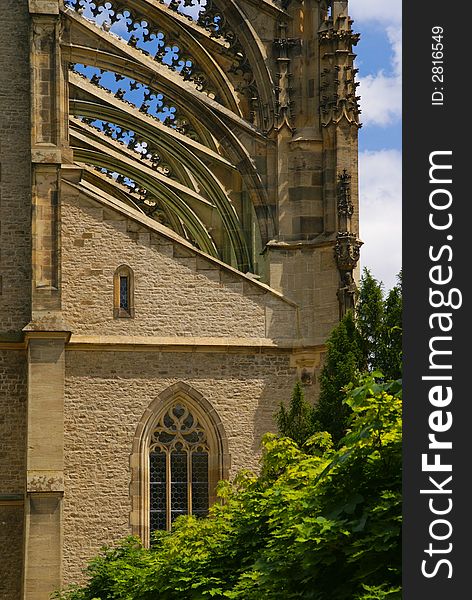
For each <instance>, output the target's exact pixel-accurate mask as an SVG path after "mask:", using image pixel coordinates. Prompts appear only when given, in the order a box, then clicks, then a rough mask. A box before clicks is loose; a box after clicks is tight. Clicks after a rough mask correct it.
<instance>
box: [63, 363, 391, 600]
mask: <svg viewBox="0 0 472 600" xmlns="http://www.w3.org/2000/svg"><path fill="white" fill-rule="evenodd" d="M375 375H376V374H374V375H373V376H370V377H369V378H368V379H366V380H364V381H362V385H361V386H360V387H359V388H356V389H353V390H351V391H350V393H349V396H348V398H347V399H346V404H347V405H348V406H349V407H350V408H351V410H352V416H351V422H350V432H349V435H348V436H346V437H345V438H344V439H343V440H342V443H341V447H340V448H339V450H337V451H334V450H333V449H332V447H331V444H330V440H329V436H327V435H326V434H316V435H315V436H313V438H312V439H311V440H309V442H308V443H309V444H311V449H313V452H312V451H311V449H310V453H308V452H304V451H302V450H301V449H300V447H298V446H297V444H296V443H295V442H294V441H293V440H291V439H289V438H280V437H277V436H275V435H272V434H268V435H266V436H265V438H264V442H263V447H264V451H263V458H262V470H261V474H260V476H259V477H255V476H253V475H251V474H249V473H241V474H240V475H239V476H238V478H237V479H236V481H235V482H234V483H233V484H230V483H228V482H223V483H222V484H220V486H219V495H220V496H221V497H222V499H223V500H224V503H223V504H217V505H215V506H213V507H212V509H211V511H210V517H209V518H207V519H201V520H198V519H195V518H194V517H181V518H180V519H178V520H177V521H176V524H175V527H174V529H173V531H172V533H161V534H159V535H157V536H156V540H155V545H154V547H153V548H152V550H145V549H143V548H142V547H141V545H140V544H139V542H138V541H137V540H135V539H129V540H126V541H125V542H123V543H122V544H121V546H119V547H118V548H115V549H105V550H103V551H102V553H101V554H100V556H99V557H97V558H96V559H95V560H94V561H92V562H91V563H90V565H89V567H88V569H87V574H88V577H89V583H88V585H87V586H85V587H83V588H76V589H72V590H69V591H66V592H63V593H62V594H59V595H58V596H57V597H58V598H62V599H63V600H97V599H99V600H112V599H113V600H151V599H152V600H157V599H159V600H167V599H177V598H178V599H179V600H181V599H183V600H187V599H189V600H190V599H202V600H204V599H207V598H208V599H210V598H214V599H233V600H280V599H282V598H283V599H284V600H291V599H295V598H303V599H312V600H353V599H354V600H369V599H374V598H377V599H382V600H383V599H389V600H395V599H396V598H400V591H399V590H400V546H401V544H400V528H401V503H400V502H401V389H400V385H399V384H398V383H389V384H386V383H383V384H379V383H377V382H376V379H375Z"/></svg>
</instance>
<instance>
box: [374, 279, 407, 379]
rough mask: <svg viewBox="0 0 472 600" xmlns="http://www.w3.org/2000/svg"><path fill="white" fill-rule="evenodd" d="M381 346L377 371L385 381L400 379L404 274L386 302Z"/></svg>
mask: <svg viewBox="0 0 472 600" xmlns="http://www.w3.org/2000/svg"><path fill="white" fill-rule="evenodd" d="M383 314H384V316H383V322H382V332H381V344H380V347H379V350H378V353H377V361H376V363H377V364H376V369H378V370H379V371H381V372H382V373H383V375H384V376H385V379H400V378H401V376H402V356H403V351H402V331H403V324H402V314H403V300H402V274H401V272H400V273H399V275H398V284H397V285H396V286H395V287H393V288H392V289H391V290H390V292H389V293H388V296H387V298H386V299H385V300H384V313H383Z"/></svg>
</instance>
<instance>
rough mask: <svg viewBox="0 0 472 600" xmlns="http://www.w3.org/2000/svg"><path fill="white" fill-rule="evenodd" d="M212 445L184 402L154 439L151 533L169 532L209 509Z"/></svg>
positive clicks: (163, 419) (162, 422)
mask: <svg viewBox="0 0 472 600" xmlns="http://www.w3.org/2000/svg"><path fill="white" fill-rule="evenodd" d="M208 457H209V445H208V440H207V433H206V431H205V429H204V428H203V427H202V425H201V424H200V423H199V421H198V418H197V417H196V415H195V414H194V413H192V412H191V410H190V409H189V408H188V407H187V406H185V405H184V404H183V403H181V402H175V403H174V404H172V405H171V407H170V408H169V409H168V410H167V411H166V412H165V413H164V414H163V416H162V417H161V419H160V420H159V423H158V425H157V427H155V429H154V431H153V433H152V435H151V446H150V454H149V471H150V478H149V479H150V490H149V495H150V529H151V531H155V530H156V529H170V528H171V524H172V522H173V521H174V520H175V519H176V518H177V517H178V516H179V515H186V514H193V515H196V516H205V515H206V514H207V511H208V505H209V477H208V467H209V461H208Z"/></svg>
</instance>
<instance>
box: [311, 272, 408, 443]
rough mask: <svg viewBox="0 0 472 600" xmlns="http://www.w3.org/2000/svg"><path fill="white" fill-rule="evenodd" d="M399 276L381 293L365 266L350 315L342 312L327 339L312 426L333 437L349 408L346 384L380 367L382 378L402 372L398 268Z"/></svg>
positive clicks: (341, 427) (340, 434)
mask: <svg viewBox="0 0 472 600" xmlns="http://www.w3.org/2000/svg"><path fill="white" fill-rule="evenodd" d="M398 279H399V283H398V285H397V286H395V287H394V288H392V289H391V290H390V292H389V294H388V295H387V297H386V298H385V297H384V294H383V291H382V284H381V283H379V282H378V281H377V280H376V279H374V277H372V275H371V273H370V272H369V270H368V269H364V273H363V275H362V278H361V281H360V294H359V302H358V305H357V310H356V316H355V318H354V316H353V315H352V313H347V315H345V316H344V317H343V319H341V322H340V323H339V325H338V326H337V327H336V328H335V329H334V330H333V332H332V334H331V336H330V338H329V339H328V341H327V348H328V350H327V353H326V360H325V365H324V367H323V370H322V372H321V376H320V398H319V402H318V405H317V407H316V408H315V410H314V412H313V426H312V431H328V432H329V433H330V434H331V436H332V438H333V441H334V442H335V443H338V442H339V440H340V439H341V438H342V437H343V436H344V434H345V432H346V429H347V426H348V420H349V415H350V412H351V411H350V408H349V407H348V406H346V405H345V404H343V397H344V392H343V390H344V388H345V386H347V385H348V384H349V383H350V382H354V383H355V382H356V380H358V377H359V374H360V373H362V372H365V371H370V372H373V371H380V373H381V376H379V377H380V378H381V379H383V380H385V381H387V380H395V379H399V378H401V375H402V288H401V274H400V275H399V277H398Z"/></svg>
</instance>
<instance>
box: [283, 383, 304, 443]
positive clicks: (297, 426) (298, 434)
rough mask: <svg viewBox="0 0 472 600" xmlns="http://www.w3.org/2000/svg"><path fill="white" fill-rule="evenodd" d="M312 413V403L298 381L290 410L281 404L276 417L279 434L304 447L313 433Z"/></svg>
mask: <svg viewBox="0 0 472 600" xmlns="http://www.w3.org/2000/svg"><path fill="white" fill-rule="evenodd" d="M312 412H313V409H312V407H311V405H310V403H309V402H308V401H307V400H306V399H305V396H304V393H303V387H302V385H301V383H300V382H299V381H297V383H296V384H295V388H294V390H293V393H292V397H291V399H290V403H289V406H288V409H286V408H285V406H284V404H283V403H281V404H280V408H279V411H278V412H277V414H276V415H275V420H276V423H277V427H278V430H279V433H280V434H281V435H283V436H286V437H289V438H292V440H294V441H295V442H296V443H297V444H298V445H299V446H303V444H304V443H305V442H306V440H307V439H308V438H309V437H310V436H311V435H312V433H313V425H312Z"/></svg>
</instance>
